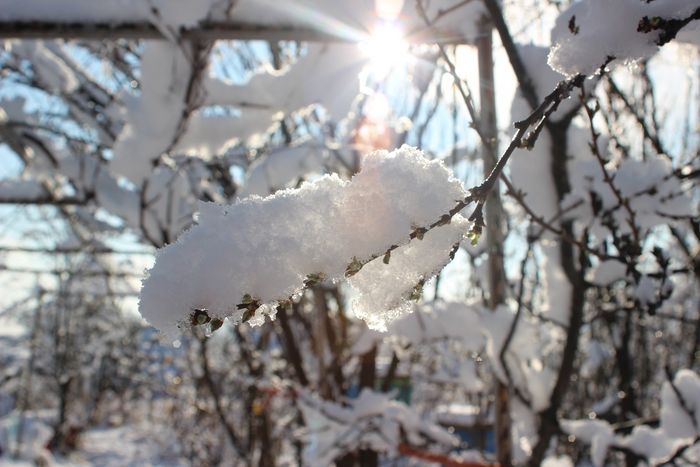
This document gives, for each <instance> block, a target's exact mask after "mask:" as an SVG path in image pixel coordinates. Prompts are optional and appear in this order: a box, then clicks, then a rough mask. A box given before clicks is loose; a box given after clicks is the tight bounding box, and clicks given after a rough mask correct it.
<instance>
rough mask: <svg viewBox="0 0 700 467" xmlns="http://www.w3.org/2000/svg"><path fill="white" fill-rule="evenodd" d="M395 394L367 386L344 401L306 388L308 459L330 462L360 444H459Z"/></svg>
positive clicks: (391, 448)
mask: <svg viewBox="0 0 700 467" xmlns="http://www.w3.org/2000/svg"><path fill="white" fill-rule="evenodd" d="M391 398H392V394H391V393H378V392H374V391H372V390H370V389H363V390H362V392H361V393H360V395H359V397H358V398H357V399H355V400H351V401H349V403H348V405H345V406H343V405H340V404H338V403H334V402H331V401H325V400H321V399H319V398H317V397H314V396H311V395H309V394H307V393H304V392H302V393H301V394H300V397H299V402H300V403H299V408H300V409H301V412H302V414H303V416H304V420H305V422H306V427H307V428H306V430H307V437H308V440H309V442H308V443H307V444H306V446H305V449H304V460H305V462H304V463H305V464H307V465H331V464H333V461H334V460H335V459H337V458H338V457H339V456H341V455H342V454H344V453H346V452H352V451H354V450H356V449H358V448H359V449H373V450H375V451H379V452H386V453H396V452H397V450H398V447H399V445H400V444H401V443H408V444H411V445H414V446H420V445H423V444H425V443H426V442H432V443H438V444H442V445H444V446H448V447H454V446H455V445H456V444H457V438H455V437H454V436H453V435H451V434H450V433H448V432H447V431H446V430H445V429H444V428H442V427H440V426H439V425H437V424H435V423H433V422H431V421H429V420H425V419H424V418H422V417H421V416H420V414H418V413H417V412H415V411H414V409H412V408H411V407H408V406H407V405H405V404H403V403H400V402H396V401H393V400H391Z"/></svg>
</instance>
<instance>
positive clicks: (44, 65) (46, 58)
mask: <svg viewBox="0 0 700 467" xmlns="http://www.w3.org/2000/svg"><path fill="white" fill-rule="evenodd" d="M10 50H11V51H12V52H14V53H16V54H19V55H21V56H23V57H24V58H26V59H27V60H30V61H31V63H32V70H33V71H34V75H35V76H34V77H35V79H37V80H38V81H39V82H40V83H42V84H43V85H44V86H45V87H46V88H47V89H48V90H49V91H52V92H63V93H71V92H73V91H75V89H76V88H77V87H78V85H79V82H78V79H77V78H76V76H75V74H74V73H73V71H72V70H71V69H70V67H69V66H68V65H67V64H66V63H65V62H64V61H63V60H62V59H61V57H59V56H58V55H56V54H55V53H53V52H52V51H51V50H50V49H49V48H48V47H46V46H45V45H44V42H43V41H38V40H24V41H13V42H10Z"/></svg>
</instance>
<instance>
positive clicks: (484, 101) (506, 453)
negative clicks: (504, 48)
mask: <svg viewBox="0 0 700 467" xmlns="http://www.w3.org/2000/svg"><path fill="white" fill-rule="evenodd" d="M492 31H493V25H492V23H491V20H490V19H489V18H488V17H484V18H482V20H481V21H480V22H479V35H478V36H479V38H478V39H477V43H476V45H477V49H478V56H479V102H480V107H481V108H480V113H479V125H480V128H481V131H482V132H483V135H484V138H485V139H486V142H485V144H483V146H482V159H483V163H484V174H488V173H490V172H491V170H492V169H493V167H494V166H495V165H496V160H497V158H496V153H497V148H498V126H497V121H496V97H495V92H494V79H493V39H492ZM485 208H486V213H485V215H486V218H485V221H486V244H487V249H488V262H489V269H488V270H489V273H488V274H489V308H491V309H492V310H493V309H495V308H496V307H497V306H498V305H500V304H502V303H503V302H504V301H505V290H506V278H505V271H504V267H503V238H504V233H503V225H504V222H503V217H504V216H503V205H502V203H501V195H500V192H499V182H496V186H495V187H494V189H493V190H492V191H491V194H490V195H489V198H488V200H487V201H486V205H485ZM510 426H511V423H510V407H509V393H508V385H507V384H504V383H503V382H501V381H498V382H497V383H496V411H495V431H496V449H497V459H498V462H499V463H500V465H501V466H502V467H509V466H510V465H512V464H511V458H512V456H511V450H512V446H511V434H510Z"/></svg>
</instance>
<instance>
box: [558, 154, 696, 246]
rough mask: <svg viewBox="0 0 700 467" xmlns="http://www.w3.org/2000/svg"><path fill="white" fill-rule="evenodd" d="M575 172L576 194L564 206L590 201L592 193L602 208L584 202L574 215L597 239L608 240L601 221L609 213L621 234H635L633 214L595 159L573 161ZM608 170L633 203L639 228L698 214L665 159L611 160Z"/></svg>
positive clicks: (632, 207)
mask: <svg viewBox="0 0 700 467" xmlns="http://www.w3.org/2000/svg"><path fill="white" fill-rule="evenodd" d="M571 170H572V172H574V173H575V174H576V177H573V178H572V183H571V185H572V187H571V188H572V191H571V193H570V194H569V195H567V198H566V199H565V200H564V202H563V204H565V205H569V204H570V203H571V202H573V200H576V199H583V200H588V199H590V197H591V193H595V194H596V195H597V198H598V200H600V209H599V211H598V212H597V213H594V212H593V211H592V208H591V206H590V203H584V204H583V205H581V206H580V207H578V208H576V209H574V210H572V211H571V212H570V215H572V216H574V217H576V218H577V220H579V221H580V222H582V223H585V224H586V225H588V226H589V227H590V229H591V232H592V233H593V234H594V235H595V236H596V237H597V238H604V237H605V236H606V235H607V233H608V228H607V227H605V226H603V225H602V220H601V218H602V217H603V215H604V214H605V213H608V212H609V213H610V214H611V216H612V218H613V220H614V222H615V225H616V226H617V230H618V232H619V233H618V234H629V233H631V227H630V224H629V214H628V213H627V210H626V209H624V208H622V207H620V206H619V202H618V200H617V197H616V196H615V194H614V192H613V191H612V189H611V188H610V186H609V185H608V183H606V182H605V180H604V177H603V171H602V169H601V168H600V165H599V163H598V161H596V160H595V159H593V158H592V157H589V158H586V159H584V158H578V159H576V160H574V161H572V162H571ZM606 170H607V171H608V173H610V174H614V184H615V186H616V187H617V189H618V190H619V191H620V193H621V194H622V196H623V197H624V198H627V199H628V200H629V201H628V202H629V205H630V208H631V209H632V210H633V211H634V213H635V221H636V223H637V226H638V227H639V228H640V229H641V230H642V231H644V230H646V229H650V228H652V227H654V226H656V225H664V224H666V223H668V221H669V219H668V217H666V216H691V217H692V216H695V215H697V210H696V208H695V207H694V203H692V202H691V200H690V197H689V195H688V193H687V191H686V190H684V189H683V184H682V183H681V182H680V181H679V179H678V178H677V177H675V176H673V167H672V166H671V163H670V162H669V161H668V160H666V159H663V158H662V157H661V156H649V157H647V158H646V160H637V159H631V158H627V159H624V160H622V161H621V162H619V163H616V161H615V160H611V161H610V162H608V163H607V164H606Z"/></svg>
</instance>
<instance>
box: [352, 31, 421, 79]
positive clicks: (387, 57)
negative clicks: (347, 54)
mask: <svg viewBox="0 0 700 467" xmlns="http://www.w3.org/2000/svg"><path fill="white" fill-rule="evenodd" d="M359 47H360V50H361V51H362V52H363V53H364V54H365V55H366V56H367V58H368V60H369V63H370V66H371V68H372V70H373V71H375V72H378V73H380V74H384V73H387V72H389V71H391V70H393V69H394V68H396V67H398V66H400V65H402V64H405V63H406V62H407V61H408V59H409V56H410V55H409V51H408V42H407V41H406V39H405V36H404V33H403V30H402V29H401V27H400V26H399V24H398V23H396V22H393V21H383V22H380V23H377V25H376V26H375V27H374V30H373V31H372V32H371V34H369V35H368V37H367V38H366V39H365V40H364V41H362V42H360V44H359Z"/></svg>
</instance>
